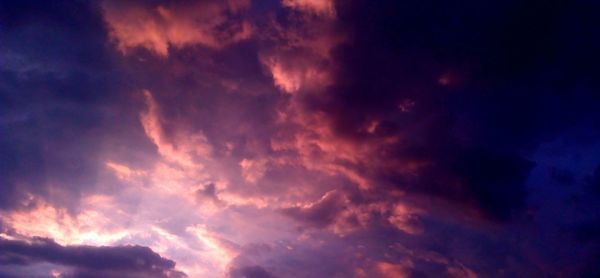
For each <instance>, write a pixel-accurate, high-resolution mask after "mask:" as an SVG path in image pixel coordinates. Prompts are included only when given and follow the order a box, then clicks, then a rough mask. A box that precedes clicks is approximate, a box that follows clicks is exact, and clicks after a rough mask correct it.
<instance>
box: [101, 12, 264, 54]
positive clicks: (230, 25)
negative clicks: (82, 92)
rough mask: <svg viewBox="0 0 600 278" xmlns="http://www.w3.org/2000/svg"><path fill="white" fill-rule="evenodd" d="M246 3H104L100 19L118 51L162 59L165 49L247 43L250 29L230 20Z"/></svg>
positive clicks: (246, 22)
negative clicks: (145, 53)
mask: <svg viewBox="0 0 600 278" xmlns="http://www.w3.org/2000/svg"><path fill="white" fill-rule="evenodd" d="M249 4H250V2H249V1H245V0H235V1H207V2H206V1H205V2H198V3H193V4H191V5H190V3H187V4H184V3H165V4H164V5H152V4H151V3H143V2H138V3H122V2H118V1H104V2H103V4H102V7H103V11H104V18H105V20H106V22H107V23H108V25H109V27H110V36H111V37H112V38H113V39H114V40H115V41H116V44H117V46H118V48H119V50H120V51H121V52H123V53H128V52H129V51H130V50H131V49H134V48H137V47H142V48H146V49H148V50H149V51H151V52H154V53H155V54H157V55H161V56H166V55H168V53H169V47H171V46H172V47H185V46H193V45H202V46H205V47H209V48H221V47H223V46H225V45H227V44H230V43H236V42H238V41H241V40H245V39H248V38H249V37H250V36H251V35H252V33H253V27H252V25H251V24H250V23H249V22H248V21H244V20H235V19H233V18H232V17H233V16H235V15H236V14H238V13H240V12H242V11H243V10H245V9H246V8H247V6H248V5H249Z"/></svg>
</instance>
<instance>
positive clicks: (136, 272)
mask: <svg viewBox="0 0 600 278" xmlns="http://www.w3.org/2000/svg"><path fill="white" fill-rule="evenodd" d="M40 263H50V264H56V265H62V266H67V267H71V268H73V272H72V274H68V275H67V276H69V275H72V276H73V277H185V275H184V274H183V273H181V272H179V271H176V270H175V262H173V261H171V260H168V259H165V258H162V257H161V256H160V255H158V254H156V253H154V252H153V251H152V250H151V249H150V248H148V247H143V246H114V247H111V246H102V247H94V246H85V245H79V246H77V245H72V246H61V245H59V244H57V243H55V242H54V241H52V240H51V239H44V238H34V239H32V240H31V241H30V242H26V241H19V240H8V239H2V240H1V241H0V264H2V265H4V267H11V266H35V265H36V264H40ZM25 276H26V275H25ZM69 277H70V276H69Z"/></svg>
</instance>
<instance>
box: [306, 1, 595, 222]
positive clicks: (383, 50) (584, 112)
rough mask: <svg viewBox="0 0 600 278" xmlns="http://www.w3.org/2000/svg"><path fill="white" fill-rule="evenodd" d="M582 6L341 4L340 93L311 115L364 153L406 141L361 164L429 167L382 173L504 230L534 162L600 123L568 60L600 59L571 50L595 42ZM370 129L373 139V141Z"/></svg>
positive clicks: (586, 85) (332, 92) (318, 99)
mask: <svg viewBox="0 0 600 278" xmlns="http://www.w3.org/2000/svg"><path fill="white" fill-rule="evenodd" d="M580 5H584V4H583V2H577V3H567V2H561V1H555V2H552V3H550V4H547V3H545V2H544V3H542V2H536V1H533V2H528V3H522V2H519V1H493V2H486V3H479V2H476V1H463V2H462V3H461V4H460V5H458V4H454V3H452V4H448V3H446V4H443V3H438V2H437V1H426V2H416V1H404V2H402V3H397V2H385V3H382V4H381V5H371V4H370V3H367V2H365V1H351V2H349V3H338V9H339V13H338V15H339V18H340V25H341V26H345V29H347V30H349V32H350V33H351V34H352V35H351V36H350V37H351V39H350V40H349V42H348V43H346V44H342V45H341V46H339V47H338V48H336V49H335V50H334V57H335V59H334V60H335V61H336V62H338V63H339V64H338V65H337V66H336V69H337V70H336V72H335V78H334V84H333V85H332V86H331V87H330V89H329V90H328V91H327V94H325V95H323V94H319V95H309V96H306V97H305V101H304V103H305V108H306V109H307V111H309V112H307V113H323V114H324V115H326V116H327V119H328V121H329V122H330V123H331V125H332V127H333V129H334V131H335V132H336V135H337V136H339V137H342V138H349V139H350V140H354V141H355V142H357V144H358V145H360V144H370V142H374V140H375V139H377V138H385V137H389V136H398V137H399V138H402V140H400V141H399V142H398V143H397V144H396V145H394V146H388V147H386V148H385V149H381V150H380V151H379V152H378V154H377V155H375V156H374V157H373V158H371V159H370V160H372V161H368V162H365V165H369V164H373V163H374V162H375V163H376V161H381V162H380V163H381V166H382V167H380V168H382V169H384V168H385V167H383V165H385V164H386V163H389V162H390V161H399V162H400V163H401V164H402V163H403V164H407V163H411V162H413V163H418V162H426V163H427V164H428V165H427V166H425V167H422V168H421V170H418V171H417V173H416V175H418V176H419V177H420V178H418V179H414V178H413V177H412V176H411V175H413V174H414V173H411V174H410V175H409V176H407V175H405V174H402V173H400V172H394V170H393V169H392V170H383V171H382V170H377V169H375V170H374V171H375V173H377V172H379V173H378V174H376V175H379V176H380V177H381V176H382V177H386V178H387V179H390V178H391V179H390V180H391V181H392V183H393V184H395V186H398V187H400V188H403V189H408V190H410V191H415V192H420V193H425V194H430V195H435V196H439V197H442V198H446V199H448V200H454V201H457V202H458V203H461V204H462V203H464V201H467V202H468V203H470V204H471V206H472V207H474V208H476V209H478V210H480V211H481V212H482V214H483V215H485V216H487V217H489V218H491V219H502V220H506V219H508V218H510V215H512V214H513V213H515V212H519V211H522V210H523V209H524V208H525V207H526V206H525V202H526V198H527V189H526V187H525V181H526V179H527V177H528V173H529V170H530V169H532V165H533V164H532V163H531V162H529V161H528V157H527V156H528V155H529V154H531V153H532V152H533V151H535V150H536V148H537V147H538V146H539V145H540V144H541V143H543V142H545V140H549V139H551V138H554V136H557V135H558V134H560V133H561V132H564V131H565V130H566V129H567V128H569V127H570V125H572V124H573V123H577V122H579V123H581V122H585V121H587V120H588V119H590V118H597V117H598V116H600V115H598V103H600V102H599V101H598V95H597V94H596V93H594V92H593V90H590V89H591V88H596V84H595V83H594V81H593V79H592V78H591V76H590V75H589V72H590V71H589V70H587V66H586V64H587V62H584V61H583V59H581V60H580V59H577V60H565V59H563V58H562V57H564V56H565V55H570V53H572V54H574V55H577V56H578V57H583V56H585V55H588V56H594V55H593V52H594V50H593V48H592V47H590V46H588V45H585V44H583V43H582V44H580V45H578V46H579V47H580V50H579V51H577V53H575V51H573V50H568V49H569V48H568V47H567V45H568V44H570V42H572V40H570V39H571V38H572V36H573V33H574V32H579V30H584V31H583V32H593V31H591V30H589V29H588V28H586V27H585V26H588V25H587V24H586V23H584V22H581V21H580V20H579V19H578V18H577V16H575V15H574V14H573V9H577V8H578V7H579V6H580ZM359 18H360V20H357V19H359ZM585 18H586V20H588V19H589V20H593V19H592V18H590V17H589V15H587V14H586V15H585ZM569 41H570V42H569ZM576 43H580V42H576ZM595 43H597V42H595ZM574 71H575V72H577V74H575V73H574ZM403 103H404V104H406V103H410V104H411V106H410V109H408V108H407V107H406V105H404V104H403ZM372 121H376V122H378V123H379V124H378V126H377V127H376V129H375V131H374V132H370V133H367V132H365V128H364V127H365V126H367V125H368V124H369V123H370V122H372ZM374 137H375V139H373V138H374ZM360 167H362V166H359V168H360ZM359 170H360V169H359ZM371 172H373V170H371Z"/></svg>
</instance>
